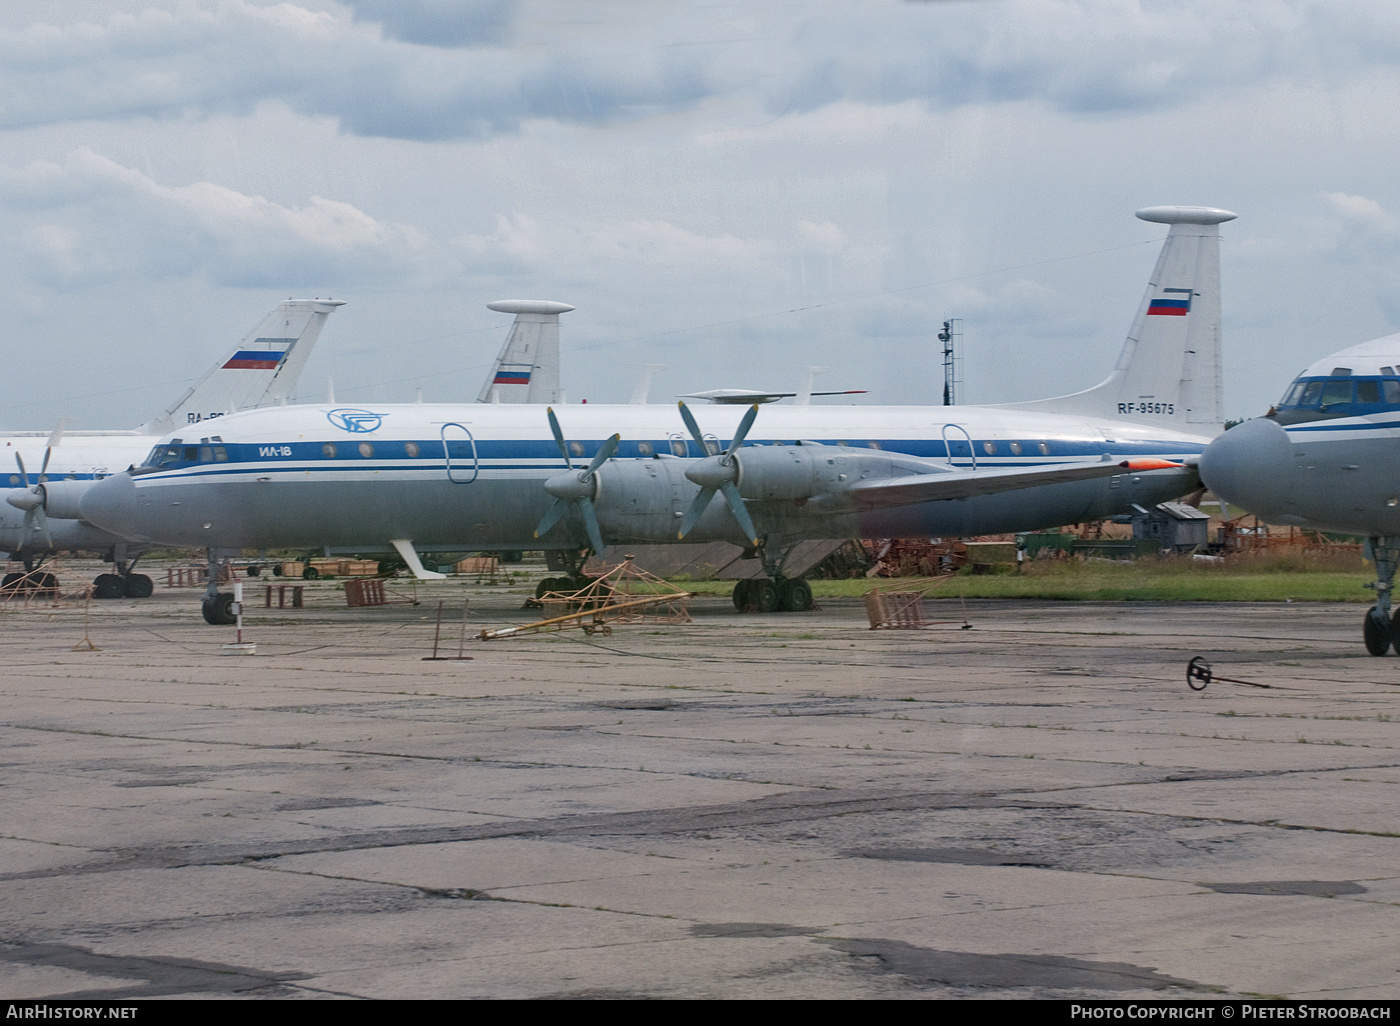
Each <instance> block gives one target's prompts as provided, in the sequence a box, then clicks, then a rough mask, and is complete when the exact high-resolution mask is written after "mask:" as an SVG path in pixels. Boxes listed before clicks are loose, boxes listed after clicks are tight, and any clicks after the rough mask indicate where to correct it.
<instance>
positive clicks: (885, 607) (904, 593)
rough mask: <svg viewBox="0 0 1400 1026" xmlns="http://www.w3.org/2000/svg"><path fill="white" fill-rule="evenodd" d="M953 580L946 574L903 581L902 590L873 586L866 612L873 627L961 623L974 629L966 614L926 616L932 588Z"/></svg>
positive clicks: (866, 597) (867, 598)
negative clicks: (948, 617)
mask: <svg viewBox="0 0 1400 1026" xmlns="http://www.w3.org/2000/svg"><path fill="white" fill-rule="evenodd" d="M951 580H953V575H952V574H948V575H947V576H944V577H929V578H925V579H924V580H913V581H903V582H901V590H900V591H886V590H885V589H883V588H872V589H871V590H870V591H867V592H866V593H865V595H864V599H865V615H866V616H868V617H869V618H870V629H871V630H872V631H875V630H881V629H886V630H898V629H901V628H903V629H918V628H922V627H940V626H957V627H958V629H959V630H964V631H966V630H971V629H972V624H971V623H969V622H968V620H967V617H966V616H964V617H963V618H962V619H961V620H928V619H925V618H924V606H923V600H924V598H925V597H926V596H927V595H928V593H929V592H931V591H933V590H934V589H935V588H938V587H940V586H942V585H944V584H947V583H948V582H949V581H951ZM964 611H965V609H964Z"/></svg>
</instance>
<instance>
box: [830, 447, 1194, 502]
mask: <svg viewBox="0 0 1400 1026" xmlns="http://www.w3.org/2000/svg"><path fill="white" fill-rule="evenodd" d="M1185 469H1187V468H1186V467H1185V466H1184V465H1183V464H1180V463H1172V462H1171V461H1169V460H1158V459H1136V460H1122V461H1114V460H1110V459H1104V460H1095V461H1093V462H1084V463H1061V464H1059V465H1058V466H1052V467H1030V468H1026V469H1022V468H1020V467H1009V468H999V469H997V470H967V471H953V472H951V473H939V474H913V475H910V476H908V477H893V478H885V479H884V480H882V481H862V482H860V483H859V484H856V485H853V486H851V488H850V489H849V490H848V491H847V492H846V495H848V496H850V497H851V498H853V499H854V500H855V501H856V502H857V503H858V504H859V505H860V506H862V507H864V508H866V509H880V508H884V507H890V506H909V505H912V504H914V503H916V502H939V501H943V500H947V499H970V498H972V497H973V496H975V495H992V494H994V493H996V492H1009V491H1015V490H1017V489H1020V488H1034V487H1036V486H1037V485H1047V484H1063V483H1065V482H1069V481H1085V480H1089V479H1091V478H1096V477H1114V476H1116V475H1118V474H1136V473H1142V472H1144V471H1149V470H1185Z"/></svg>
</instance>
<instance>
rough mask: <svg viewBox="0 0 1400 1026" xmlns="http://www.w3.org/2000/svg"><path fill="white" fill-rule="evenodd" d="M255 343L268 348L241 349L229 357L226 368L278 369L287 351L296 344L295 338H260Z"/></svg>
mask: <svg viewBox="0 0 1400 1026" xmlns="http://www.w3.org/2000/svg"><path fill="white" fill-rule="evenodd" d="M253 344H254V345H266V346H267V348H266V349H240V350H238V352H236V353H234V354H233V355H232V356H230V357H229V359H228V362H227V363H225V364H224V367H223V369H224V370H276V369H277V368H278V367H279V366H281V364H282V361H283V360H285V359H286V358H287V351H288V350H289V349H291V348H292V346H293V345H295V344H296V339H294V338H258V339H254V340H253Z"/></svg>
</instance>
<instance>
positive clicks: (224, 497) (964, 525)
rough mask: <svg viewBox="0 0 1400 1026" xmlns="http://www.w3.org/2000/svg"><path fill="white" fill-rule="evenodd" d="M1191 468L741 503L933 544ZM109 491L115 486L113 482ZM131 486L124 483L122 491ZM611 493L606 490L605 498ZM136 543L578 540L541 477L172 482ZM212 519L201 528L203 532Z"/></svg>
mask: <svg viewBox="0 0 1400 1026" xmlns="http://www.w3.org/2000/svg"><path fill="white" fill-rule="evenodd" d="M1194 483H1195V479H1194V475H1193V474H1192V473H1190V472H1189V471H1154V472H1149V473H1140V474H1132V473H1124V474H1123V475H1120V476H1117V477H1112V478H1098V479H1094V480H1087V481H1077V482H1070V483H1061V484H1053V485H1042V486H1039V487H1036V488H1029V489H1025V490H1021V491H1011V492H1003V493H1001V494H996V495H984V496H975V497H971V498H966V499H957V500H944V501H938V502H926V503H919V504H915V505H909V506H900V507H895V508H889V509H877V510H865V511H859V512H835V513H823V512H821V511H819V510H815V509H811V508H810V507H809V506H806V505H797V504H795V503H793V502H752V501H751V502H749V503H748V506H749V509H750V512H751V513H752V514H753V516H754V518H755V520H756V522H757V523H758V525H759V530H760V531H761V532H762V533H764V534H772V535H776V536H778V537H779V538H781V540H782V542H784V543H787V542H793V541H798V540H802V539H806V538H858V537H880V538H887V537H921V536H922V537H940V536H962V535H971V534H997V533H1002V532H1009V531H1026V530H1035V529H1039V528H1044V527H1055V526H1059V525H1062V524H1067V523H1077V522H1081V521H1085V520H1097V519H1102V518H1104V517H1107V516H1111V515H1113V514H1116V513H1121V512H1123V511H1124V510H1126V509H1130V508H1131V504H1133V503H1137V504H1138V505H1143V506H1148V505H1151V504H1155V503H1157V502H1163V501H1167V500H1170V499H1173V498H1176V497H1178V496H1180V495H1181V494H1183V493H1184V492H1185V491H1188V490H1190V488H1191V487H1193V486H1194ZM115 484H116V481H115V479H114V480H113V481H112V482H111V483H110V484H109V485H108V487H112V486H114V485H115ZM126 487H127V488H130V487H131V485H130V483H129V479H128V484H127V486H126ZM697 492H698V489H697V488H696V487H695V486H693V485H689V484H688V483H687V484H686V485H685V486H679V485H673V486H672V488H669V489H666V490H665V491H664V492H663V491H662V490H660V489H655V490H653V491H652V493H651V495H650V496H649V497H648V498H646V499H643V500H641V501H640V502H639V503H637V504H631V508H632V510H635V512H633V511H626V512H624V511H623V508H622V507H623V506H624V505H628V504H627V503H625V502H624V503H621V504H618V505H610V504H608V503H607V502H605V501H601V502H599V504H598V516H599V520H600V521H601V523H602V525H603V530H604V534H605V536H606V538H607V540H608V542H609V543H610V544H625V543H628V542H633V543H641V542H658V541H672V540H674V538H675V528H674V525H675V524H676V523H678V520H677V519H676V518H675V511H676V510H683V509H685V508H686V507H687V506H688V505H689V503H690V502H691V501H692V500H693V498H694V497H695V495H696V493H697ZM604 495H605V496H606V491H605V492H604ZM136 502H137V505H138V507H140V508H141V512H142V514H143V515H142V517H141V520H140V524H141V527H142V528H143V529H144V530H146V531H148V532H149V534H148V535H147V537H142V538H140V539H139V540H141V541H146V540H147V538H149V540H151V541H154V542H156V543H160V544H171V545H197V546H210V545H213V546H215V547H218V548H226V549H262V548H322V547H324V548H328V549H332V550H337V549H338V550H350V551H359V552H374V551H390V545H389V539H392V538H408V539H411V540H412V541H413V544H414V547H415V548H417V549H420V550H422V551H452V550H470V549H532V548H533V549H541V548H570V547H578V546H581V545H583V544H586V540H585V539H586V535H585V532H584V526H583V523H582V520H581V519H579V517H578V516H577V514H575V513H572V512H571V513H570V514H569V516H568V517H567V518H566V519H565V520H564V521H563V522H561V523H560V524H559V525H558V526H556V527H555V528H554V529H553V530H551V531H550V532H548V534H547V535H546V536H545V537H544V538H535V537H534V536H533V525H534V524H536V523H538V522H539V521H540V518H541V517H542V516H543V515H544V513H545V511H546V509H547V507H548V506H549V504H550V502H551V500H550V498H549V496H548V495H547V494H546V493H545V492H544V490H543V477H541V478H539V479H528V478H513V479H504V480H491V479H490V478H489V477H488V476H487V475H486V474H482V475H481V476H480V477H478V479H477V480H475V481H473V482H471V483H469V484H460V483H454V482H451V481H447V480H434V481H416V482H405V483H403V484H402V485H400V486H398V487H385V486H382V485H368V484H366V483H365V482H355V481H326V480H314V481H304V482H302V481H265V482H258V481H250V480H247V479H244V480H241V481H228V482H223V481H220V482H210V481H205V482H190V483H186V484H173V483H172V484H167V485H165V486H163V487H161V488H159V489H156V490H152V491H151V492H150V493H147V492H145V491H144V490H143V492H142V494H141V497H140V498H139V499H137V500H136ZM205 524H210V527H208V528H206V527H205V526H204V525H205ZM686 540H687V541H688V542H706V541H716V540H722V541H729V542H733V543H735V544H740V545H742V544H745V539H744V537H743V535H742V533H741V532H740V531H739V529H738V527H737V526H736V524H735V520H734V518H733V516H732V515H731V514H730V512H729V510H728V508H727V506H726V504H725V502H724V499H723V496H716V497H715V500H714V502H713V503H712V504H711V506H710V508H709V510H708V511H707V512H706V513H705V515H704V516H703V517H702V519H701V520H700V522H699V523H698V524H697V526H696V527H695V528H694V529H693V530H692V531H691V533H690V534H689V535H687V538H686Z"/></svg>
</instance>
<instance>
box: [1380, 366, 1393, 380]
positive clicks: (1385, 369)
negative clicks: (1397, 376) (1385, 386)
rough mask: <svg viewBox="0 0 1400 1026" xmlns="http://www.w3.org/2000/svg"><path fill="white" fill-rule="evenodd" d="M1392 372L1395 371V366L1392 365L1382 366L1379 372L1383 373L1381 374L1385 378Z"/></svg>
mask: <svg viewBox="0 0 1400 1026" xmlns="http://www.w3.org/2000/svg"><path fill="white" fill-rule="evenodd" d="M1394 373H1395V368H1394V367H1382V368H1381V374H1383V375H1384V376H1385V377H1387V378H1388V377H1390V376H1391V375H1392V374H1394Z"/></svg>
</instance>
